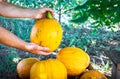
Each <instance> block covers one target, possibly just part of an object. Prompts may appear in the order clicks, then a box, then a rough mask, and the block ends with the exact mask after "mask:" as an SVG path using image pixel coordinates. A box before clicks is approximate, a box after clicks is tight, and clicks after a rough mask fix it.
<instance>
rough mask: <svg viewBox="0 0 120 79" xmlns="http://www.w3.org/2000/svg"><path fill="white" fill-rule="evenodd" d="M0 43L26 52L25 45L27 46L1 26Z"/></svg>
mask: <svg viewBox="0 0 120 79" xmlns="http://www.w3.org/2000/svg"><path fill="white" fill-rule="evenodd" d="M0 43H2V44H5V45H7V46H11V47H14V48H18V49H22V50H26V48H25V45H27V43H26V42H25V41H23V40H21V39H20V38H18V37H17V36H16V35H14V34H12V33H11V32H9V31H7V30H6V29H4V28H3V27H1V26H0Z"/></svg>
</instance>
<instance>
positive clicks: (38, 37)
mask: <svg viewBox="0 0 120 79" xmlns="http://www.w3.org/2000/svg"><path fill="white" fill-rule="evenodd" d="M48 15H50V14H48ZM30 40H31V42H33V43H36V44H38V45H40V46H43V47H48V48H49V49H50V51H49V52H52V51H54V50H56V49H57V48H58V46H59V45H60V43H61V40H62V27H61V25H60V24H59V22H57V20H55V19H54V18H51V17H50V18H49V16H48V18H44V19H41V20H38V21H37V22H36V23H35V25H34V26H33V28H32V31H31V35H30Z"/></svg>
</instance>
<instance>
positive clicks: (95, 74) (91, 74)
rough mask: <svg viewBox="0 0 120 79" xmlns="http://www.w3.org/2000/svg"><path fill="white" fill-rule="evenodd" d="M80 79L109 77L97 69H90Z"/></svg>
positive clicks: (103, 78)
mask: <svg viewBox="0 0 120 79" xmlns="http://www.w3.org/2000/svg"><path fill="white" fill-rule="evenodd" d="M80 79H107V77H106V76H105V75H104V74H102V73H101V72H99V71H97V70H89V71H86V72H84V73H83V74H82V75H81V77H80Z"/></svg>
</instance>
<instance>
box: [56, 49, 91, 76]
mask: <svg viewBox="0 0 120 79" xmlns="http://www.w3.org/2000/svg"><path fill="white" fill-rule="evenodd" d="M57 59H58V60H60V61H61V62H62V63H63V64H64V65H65V66H66V69H67V72H68V75H71V76H76V75H79V74H81V73H82V72H83V71H84V70H85V69H86V68H87V67H88V65H89V63H90V57H89V55H88V54H87V53H85V51H83V50H82V49H80V48H74V47H66V48H63V49H61V50H60V51H59V52H58V53H57Z"/></svg>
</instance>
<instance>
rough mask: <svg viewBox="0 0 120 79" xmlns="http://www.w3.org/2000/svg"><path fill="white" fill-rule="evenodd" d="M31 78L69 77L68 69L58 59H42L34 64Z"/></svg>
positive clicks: (62, 78)
mask: <svg viewBox="0 0 120 79" xmlns="http://www.w3.org/2000/svg"><path fill="white" fill-rule="evenodd" d="M30 79H67V70H66V68H65V66H64V65H63V64H62V63H61V62H60V61H58V60H57V59H48V60H42V61H39V62H37V63H35V64H34V65H33V66H32V68H31V70H30Z"/></svg>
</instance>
